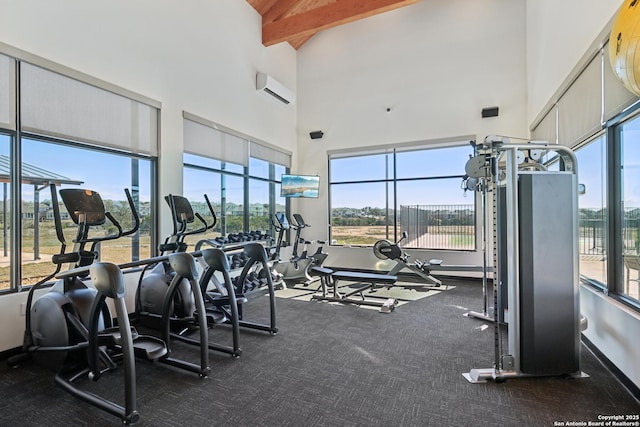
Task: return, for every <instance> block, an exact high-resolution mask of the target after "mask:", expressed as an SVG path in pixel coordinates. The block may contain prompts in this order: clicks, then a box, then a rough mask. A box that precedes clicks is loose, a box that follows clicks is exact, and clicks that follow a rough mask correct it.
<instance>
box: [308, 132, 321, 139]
mask: <svg viewBox="0 0 640 427" xmlns="http://www.w3.org/2000/svg"><path fill="white" fill-rule="evenodd" d="M323 135H324V132H322V131H321V130H314V131H313V132H310V133H309V136H310V137H311V139H320V138H322V136H323Z"/></svg>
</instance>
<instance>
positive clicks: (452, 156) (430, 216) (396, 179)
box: [329, 143, 476, 250]
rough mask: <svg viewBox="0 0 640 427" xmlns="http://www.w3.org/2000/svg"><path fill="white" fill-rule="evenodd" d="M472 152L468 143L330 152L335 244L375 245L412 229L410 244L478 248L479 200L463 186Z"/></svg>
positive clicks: (436, 247)
mask: <svg viewBox="0 0 640 427" xmlns="http://www.w3.org/2000/svg"><path fill="white" fill-rule="evenodd" d="M471 154H473V148H472V147H471V146H470V145H468V144H466V143H465V145H464V146H454V147H445V148H432V149H426V148H420V149H406V148H403V149H398V148H395V149H388V150H386V151H384V152H380V153H375V154H363V155H358V154H347V155H345V154H342V153H340V154H333V155H330V159H329V170H330V192H331V197H330V199H331V206H330V212H331V243H332V244H335V245H373V244H374V243H375V242H376V241H377V240H379V239H389V240H397V239H398V236H399V235H400V233H401V232H403V231H406V232H407V233H408V236H409V237H408V239H407V240H406V241H404V242H403V245H404V246H405V247H409V248H425V249H447V250H474V249H475V246H476V242H475V234H476V233H475V203H474V198H473V195H471V196H468V195H467V194H466V193H465V192H463V191H462V190H461V188H460V185H461V178H462V176H463V175H464V166H465V163H466V161H467V160H468V159H469V155H471Z"/></svg>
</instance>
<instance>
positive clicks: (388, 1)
mask: <svg viewBox="0 0 640 427" xmlns="http://www.w3.org/2000/svg"><path fill="white" fill-rule="evenodd" d="M418 1H420V0H247V2H248V3H249V4H250V5H251V6H252V7H253V8H254V9H255V10H256V11H258V13H259V14H260V15H262V44H263V45H265V46H271V45H274V44H276V43H281V42H289V44H290V45H291V46H293V48H294V49H298V48H300V46H302V45H303V44H304V43H305V42H306V41H307V40H309V39H310V38H311V37H313V35H314V34H316V33H317V32H318V31H321V30H324V29H327V28H331V27H335V26H338V25H342V24H347V23H349V22H353V21H357V20H358V19H362V18H368V17H369V16H373V15H377V14H380V13H384V12H388V11H390V10H393V9H398V8H400V7H403V6H407V5H410V4H413V3H417V2H418Z"/></svg>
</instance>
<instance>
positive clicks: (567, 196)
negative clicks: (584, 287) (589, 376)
mask: <svg viewBox="0 0 640 427" xmlns="http://www.w3.org/2000/svg"><path fill="white" fill-rule="evenodd" d="M476 153H477V154H476V156H475V157H472V158H471V159H469V161H468V162H467V165H466V166H465V169H466V173H467V175H468V177H469V179H470V180H472V181H471V182H470V183H469V182H468V183H466V187H467V188H468V189H476V190H478V191H481V192H482V193H483V194H482V197H483V201H484V202H485V203H484V205H485V206H484V208H485V213H484V215H485V218H488V217H490V218H493V261H494V262H493V265H494V266H495V271H494V274H493V287H492V291H493V292H492V295H490V294H489V292H488V286H486V285H485V295H484V297H485V301H484V312H483V313H481V315H479V316H476V317H483V318H489V316H490V315H492V316H493V322H494V338H495V339H494V342H495V346H494V356H495V361H494V366H493V367H492V368H483V369H475V368H474V369H471V370H470V371H469V372H466V373H463V376H464V377H465V378H466V379H467V380H468V381H469V382H472V383H480V382H486V381H487V380H488V379H493V380H494V381H497V382H499V381H505V380H507V379H509V378H518V377H525V376H554V375H570V376H573V377H583V376H586V374H583V373H582V372H581V371H580V333H581V319H580V306H579V304H580V302H579V294H578V287H579V274H578V198H577V195H578V191H577V190H578V184H577V173H578V170H577V160H576V157H575V155H574V153H573V151H572V150H570V149H569V148H567V147H564V146H561V145H555V144H554V145H550V144H548V143H543V142H537V141H535V142H528V143H511V141H510V140H509V139H508V138H504V137H497V136H493V135H491V136H488V137H486V138H485V140H484V142H483V143H482V144H480V145H477V146H476ZM552 156H555V157H552ZM549 159H555V161H558V162H559V165H560V167H559V169H560V170H559V171H550V170H547V168H546V167H545V166H544V164H543V160H547V161H548V160H549ZM473 180H475V181H473ZM487 193H492V200H491V206H489V203H486V201H487ZM489 209H490V210H491V212H489ZM486 223H487V221H486V220H485V224H484V225H485V227H486V226H487V224H486ZM485 263H486V259H485ZM483 283H485V284H486V283H487V277H486V272H485V277H484V278H483ZM491 296H492V297H493V304H491V302H490V301H489V298H491ZM470 315H473V314H472V313H470ZM504 323H506V325H507V328H506V329H507V343H508V348H507V349H506V351H505V349H503V333H504V332H503V329H504V328H503V325H504Z"/></svg>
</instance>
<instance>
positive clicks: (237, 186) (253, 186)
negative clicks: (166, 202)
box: [183, 153, 286, 245]
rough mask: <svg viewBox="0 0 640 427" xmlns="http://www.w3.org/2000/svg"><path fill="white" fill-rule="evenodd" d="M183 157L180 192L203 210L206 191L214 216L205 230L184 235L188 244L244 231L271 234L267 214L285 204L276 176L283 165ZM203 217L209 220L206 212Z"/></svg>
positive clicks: (190, 156) (282, 208) (198, 208)
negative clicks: (213, 219)
mask: <svg viewBox="0 0 640 427" xmlns="http://www.w3.org/2000/svg"><path fill="white" fill-rule="evenodd" d="M183 161H184V190H183V195H184V196H185V197H186V198H187V199H189V201H190V202H191V203H192V205H193V208H194V211H197V212H201V213H203V212H204V210H205V209H206V205H205V202H204V195H205V194H206V195H207V196H208V198H209V200H210V202H211V205H212V207H213V209H214V211H215V214H216V219H217V222H216V226H215V227H214V228H213V229H212V230H210V231H209V232H208V233H207V234H197V235H193V236H190V237H189V238H187V239H186V242H187V243H188V244H191V245H193V244H195V243H196V242H197V241H198V240H200V239H203V238H209V239H211V238H215V237H218V236H225V237H226V236H228V235H229V234H237V233H241V232H245V231H260V232H262V233H269V234H271V235H272V236H273V229H272V224H271V218H273V214H274V213H275V212H277V211H281V212H282V211H284V210H285V207H286V206H285V200H284V199H283V198H281V197H280V194H279V193H280V177H281V175H282V174H283V173H285V171H286V168H285V167H284V166H282V165H277V164H273V163H269V162H265V161H263V160H259V159H254V158H250V159H249V166H248V167H247V168H243V167H238V165H237V164H229V163H228V162H222V161H218V160H214V159H208V158H205V157H202V156H197V155H193V154H188V153H185V154H184V156H183ZM245 169H246V170H245ZM237 171H241V172H240V173H238V172H237ZM205 219H206V220H207V221H209V219H211V220H212V218H211V217H210V216H209V217H205Z"/></svg>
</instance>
